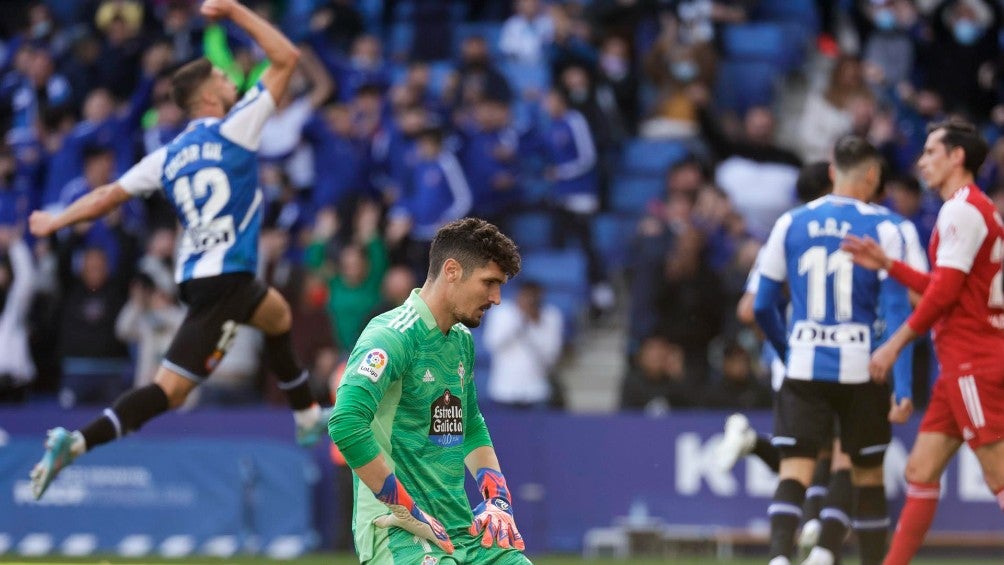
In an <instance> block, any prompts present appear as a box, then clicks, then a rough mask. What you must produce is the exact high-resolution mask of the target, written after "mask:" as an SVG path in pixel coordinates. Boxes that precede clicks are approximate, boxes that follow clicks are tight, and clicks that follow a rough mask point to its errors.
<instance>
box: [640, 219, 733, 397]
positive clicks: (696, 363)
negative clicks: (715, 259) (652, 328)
mask: <svg viewBox="0 0 1004 565" xmlns="http://www.w3.org/2000/svg"><path fill="white" fill-rule="evenodd" d="M706 249H707V248H706V238H705V236H704V235H703V234H702V233H701V232H700V231H698V230H697V229H696V228H694V227H688V228H687V229H686V231H683V232H681V233H679V234H678V235H677V237H676V240H675V242H674V245H673V248H672V250H671V251H670V253H669V254H668V255H667V256H666V257H665V258H664V260H663V262H662V264H663V265H664V268H665V271H664V275H663V276H664V278H663V280H662V281H661V284H660V285H659V287H657V289H656V302H655V307H656V309H657V310H656V311H657V312H658V314H659V320H658V323H657V326H656V327H657V328H658V331H659V333H660V334H662V335H665V336H666V337H667V338H668V339H670V340H671V341H673V342H674V343H677V344H679V345H680V347H682V348H683V351H684V354H685V356H686V361H687V373H688V375H691V376H692V377H694V378H697V379H704V378H705V377H706V376H707V373H708V355H707V350H708V344H710V343H711V340H712V339H713V338H714V337H715V336H717V335H718V334H720V333H721V329H722V322H723V320H724V318H725V296H724V292H723V290H722V288H721V281H720V280H719V278H718V275H717V274H716V273H715V272H714V271H713V270H711V268H710V266H709V265H708V263H707V257H706V255H707V253H706Z"/></svg>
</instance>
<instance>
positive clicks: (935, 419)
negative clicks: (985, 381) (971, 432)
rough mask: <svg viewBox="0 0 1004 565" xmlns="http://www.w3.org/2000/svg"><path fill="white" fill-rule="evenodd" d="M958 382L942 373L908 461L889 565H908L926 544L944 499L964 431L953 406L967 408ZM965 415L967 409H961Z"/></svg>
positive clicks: (933, 390) (890, 547) (888, 559)
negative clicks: (948, 471)
mask: <svg viewBox="0 0 1004 565" xmlns="http://www.w3.org/2000/svg"><path fill="white" fill-rule="evenodd" d="M958 383H959V379H957V378H955V377H954V376H952V375H949V374H942V375H941V376H940V377H938V379H937V380H936V381H935V383H934V388H933V389H932V390H931V398H930V401H929V402H928V405H927V410H926V411H925V412H924V418H923V419H922V420H921V421H920V431H919V432H918V434H917V439H916V440H914V442H913V448H911V450H910V456H909V458H908V459H907V462H906V473H905V475H906V483H907V487H906V502H905V504H904V505H903V510H902V511H900V514H899V523H898V524H896V530H895V532H894V533H893V536H892V543H891V544H890V546H889V553H888V554H887V555H886V558H885V562H884V563H885V564H886V565H907V564H908V563H910V560H911V559H913V556H914V554H916V553H917V550H918V549H919V548H920V546H921V544H922V543H923V542H924V536H926V535H927V530H928V529H929V528H930V527H931V522H932V521H934V513H935V511H937V509H938V498H939V497H940V496H941V474H942V473H943V472H944V471H945V467H947V466H948V462H949V460H951V458H952V456H954V455H955V452H956V451H958V449H959V447H960V446H961V445H962V429H961V427H960V426H959V424H958V423H957V422H958V420H957V419H956V414H955V410H953V405H955V404H958V405H959V406H960V407H962V406H964V405H965V402H964V401H963V399H962V395H961V390H960V388H959V385H958ZM960 410H961V411H962V413H964V412H965V409H964V408H960Z"/></svg>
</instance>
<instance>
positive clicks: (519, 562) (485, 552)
mask: <svg viewBox="0 0 1004 565" xmlns="http://www.w3.org/2000/svg"><path fill="white" fill-rule="evenodd" d="M377 530H381V528H377ZM450 539H451V540H453V546H454V548H455V549H454V552H453V555H447V554H446V552H445V551H443V550H441V549H439V548H438V547H436V545H435V544H433V543H432V542H430V541H427V540H424V539H418V538H416V537H415V536H413V535H412V534H410V533H408V532H406V531H404V530H402V529H400V528H392V529H390V530H382V531H381V532H380V533H379V534H377V539H375V540H374V544H373V557H372V558H370V559H368V560H367V561H366V562H365V563H364V564H363V565H489V564H490V565H532V563H531V562H530V560H529V559H527V558H526V556H525V555H523V552H521V551H519V550H516V549H502V548H500V547H498V546H493V547H491V548H488V549H485V548H484V547H481V537H480V536H478V537H476V538H475V537H473V536H471V535H470V534H468V533H466V532H464V533H458V534H457V535H453V536H450Z"/></svg>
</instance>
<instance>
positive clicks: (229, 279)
mask: <svg viewBox="0 0 1004 565" xmlns="http://www.w3.org/2000/svg"><path fill="white" fill-rule="evenodd" d="M202 14H203V15H204V16H206V17H208V18H211V19H221V18H228V19H230V20H232V21H233V22H234V23H236V24H237V25H238V26H240V27H241V28H243V29H244V30H245V31H246V32H247V33H248V34H249V35H251V37H252V38H253V39H254V40H255V41H256V42H257V43H258V44H259V45H260V46H261V48H262V49H263V50H264V51H265V54H266V55H267V56H268V59H269V62H270V63H271V66H270V67H269V68H268V69H267V70H266V71H265V72H264V74H262V76H261V79H260V81H259V82H258V84H257V85H255V86H254V87H253V88H252V89H251V90H250V91H248V93H247V94H246V95H245V96H244V97H243V99H241V100H240V102H237V91H236V87H235V86H234V84H233V83H232V82H230V81H229V80H228V79H227V78H226V76H225V75H224V74H223V73H222V72H221V71H220V70H218V69H214V68H213V67H212V65H211V64H210V63H209V61H208V60H206V59H199V60H197V61H194V62H192V63H189V64H187V65H185V66H184V67H182V68H180V69H179V70H178V71H177V72H176V73H175V74H174V77H173V79H172V83H173V84H172V86H173V96H174V99H175V101H176V102H177V103H178V105H179V106H180V107H182V108H184V109H185V110H186V111H187V112H188V114H189V115H190V116H191V117H192V118H193V121H192V122H191V123H190V124H189V125H188V127H187V129H185V131H184V132H182V133H181V134H180V135H179V136H178V137H176V138H175V139H174V140H173V141H172V142H171V143H170V144H168V145H167V146H165V147H163V148H161V149H159V150H157V151H155V152H153V153H151V154H149V155H147V156H146V157H145V158H144V159H143V160H142V161H140V162H139V163H137V164H136V165H135V166H134V167H133V168H131V169H130V170H129V171H127V172H126V173H125V174H124V175H123V176H122V178H120V179H119V180H118V181H117V182H113V183H111V184H108V185H105V186H102V187H99V188H97V189H95V190H94V191H92V192H90V193H88V194H87V195H85V196H84V197H82V198H80V199H79V200H77V201H76V202H74V203H73V204H71V205H70V206H69V207H68V208H66V210H64V211H63V212H62V213H60V214H56V215H53V214H49V213H47V212H41V211H36V212H33V213H32V215H31V217H30V219H29V224H30V229H31V233H32V234H33V235H35V236H36V237H45V236H49V235H51V234H52V233H54V232H56V231H57V230H59V229H62V228H64V227H67V226H71V225H73V224H76V223H78V222H83V221H88V220H93V219H95V218H98V217H100V216H102V215H104V214H106V213H108V212H110V211H112V210H114V209H115V208H117V207H118V206H119V205H120V204H122V203H124V202H125V201H127V200H129V199H130V198H132V197H134V196H146V195H149V194H151V193H153V192H154V191H156V190H158V189H161V188H163V190H164V192H165V193H166V194H167V196H168V198H169V200H170V201H171V202H172V204H173V205H174V207H175V211H176V212H177V214H178V217H179V218H180V220H181V222H182V225H183V226H184V229H185V232H184V237H183V239H182V241H181V243H180V245H179V249H178V260H177V264H178V268H177V271H176V273H175V277H176V279H177V281H178V282H179V285H180V291H181V297H182V299H184V300H185V302H187V303H188V305H189V310H188V314H187V316H186V317H185V319H184V321H183V322H182V324H181V327H180V328H179V330H178V333H177V334H176V335H175V338H174V341H173V342H172V343H171V346H170V348H169V349H168V351H167V354H166V355H165V358H164V361H163V363H162V365H161V367H160V369H159V372H158V373H157V375H156V377H155V379H154V382H153V383H152V384H149V385H147V386H144V387H142V388H138V389H135V390H132V391H130V392H127V393H126V394H124V395H123V396H122V397H121V398H119V399H118V400H116V401H115V404H114V405H113V406H112V407H111V408H108V409H106V410H105V411H104V413H103V414H102V415H101V416H100V417H98V418H97V419H95V420H94V421H92V422H91V423H89V424H88V425H87V426H85V427H84V428H83V429H82V430H80V431H75V432H72V433H71V432H69V431H67V430H65V429H63V428H55V429H53V430H50V431H49V435H48V439H47V441H46V452H45V455H44V456H43V458H42V460H41V461H40V462H39V463H38V464H37V465H36V466H35V467H34V469H32V472H31V483H32V491H33V493H34V495H35V498H40V497H41V496H42V494H43V493H44V492H45V490H46V488H48V486H49V484H50V483H51V482H52V480H53V479H54V478H55V476H56V475H57V473H59V471H60V470H61V469H63V468H64V467H65V466H66V465H69V464H70V463H71V462H72V461H73V460H74V459H75V458H76V457H78V456H80V455H81V454H82V453H84V452H85V451H88V450H90V449H94V448H95V447H97V446H99V445H101V444H104V443H108V442H110V441H113V440H116V439H118V438H120V437H122V436H124V435H126V434H127V433H130V432H133V431H136V430H138V429H139V428H140V427H141V426H142V425H143V424H144V423H146V422H147V421H148V420H150V419H151V418H154V417H156V416H157V415H159V414H162V413H163V412H165V411H167V410H169V409H171V408H176V407H178V406H180V405H181V404H182V403H183V402H184V401H185V398H186V397H187V396H188V394H189V393H190V392H191V391H192V390H193V389H194V388H195V387H196V386H197V385H198V384H199V383H200V382H202V381H203V380H204V379H205V378H206V377H207V376H208V375H209V373H211V372H212V370H213V368H214V367H215V366H216V364H217V363H218V362H219V360H220V359H221V358H222V357H223V355H224V354H225V353H226V351H227V348H228V347H229V345H230V342H231V340H232V339H233V337H234V331H235V329H236V327H237V324H241V323H249V324H251V325H253V326H255V327H257V328H259V329H261V330H262V331H263V332H264V333H265V335H266V336H267V337H266V362H267V364H268V367H269V369H271V370H272V371H273V372H274V373H275V374H276V376H277V377H278V378H279V379H280V385H279V387H280V388H281V389H282V390H283V391H285V393H286V395H287V396H288V398H289V403H290V405H291V407H292V408H293V410H294V414H293V415H294V419H295V421H296V428H297V440H298V441H299V442H300V443H301V444H304V445H310V444H312V443H315V442H316V441H317V440H318V439H319V438H320V437H321V436H322V433H323V430H324V421H323V418H322V417H321V411H320V407H319V406H318V405H317V403H316V402H314V399H313V396H312V395H311V393H310V390H309V388H308V386H307V373H306V372H303V371H301V370H300V368H299V367H298V365H297V362H296V359H295V358H294V356H293V349H292V345H291V342H290V335H289V330H290V320H291V318H290V316H291V314H290V308H289V305H288V304H287V303H286V301H285V300H283V298H282V297H281V296H280V295H279V293H278V292H276V291H275V290H274V289H270V288H267V287H266V286H265V285H263V284H262V283H261V282H259V281H258V280H256V279H255V276H254V273H255V271H256V269H257V263H258V252H257V249H258V232H259V229H260V226H261V202H262V194H261V191H260V190H258V188H257V185H258V180H257V178H258V172H257V171H258V169H257V166H256V161H255V151H256V150H257V149H258V142H259V138H260V134H261V128H262V124H263V123H264V122H265V120H266V119H267V118H268V117H269V116H270V115H271V114H272V113H273V111H274V110H275V101H276V100H278V99H279V98H281V97H282V95H283V93H284V92H285V91H286V86H287V84H288V83H289V79H290V76H291V75H292V73H293V70H294V69H295V67H296V64H297V59H298V57H299V52H298V51H297V49H296V47H294V46H293V44H292V43H290V42H289V40H288V39H286V38H285V37H284V36H283V35H282V34H281V33H280V32H279V31H278V30H276V29H275V28H273V27H272V26H271V25H269V24H268V23H267V22H266V21H265V20H263V19H261V18H260V17H258V16H257V15H255V14H254V12H252V11H251V10H249V9H247V8H245V7H244V6H242V5H241V4H239V3H238V2H236V1H235V0H206V2H204V3H203V4H202ZM235 103H236V104H235Z"/></svg>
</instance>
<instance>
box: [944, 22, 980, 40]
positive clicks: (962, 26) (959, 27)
mask: <svg viewBox="0 0 1004 565" xmlns="http://www.w3.org/2000/svg"><path fill="white" fill-rule="evenodd" d="M952 33H953V34H954V35H955V40H956V41H958V42H959V43H961V44H963V45H972V44H973V43H976V40H978V39H979V38H980V36H981V35H983V30H982V29H980V28H979V27H978V26H977V25H976V23H975V22H973V21H972V20H969V19H966V18H962V19H960V20H956V21H955V25H953V26H952Z"/></svg>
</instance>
